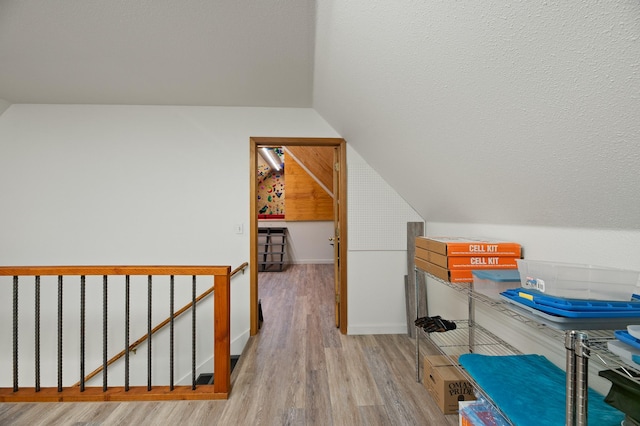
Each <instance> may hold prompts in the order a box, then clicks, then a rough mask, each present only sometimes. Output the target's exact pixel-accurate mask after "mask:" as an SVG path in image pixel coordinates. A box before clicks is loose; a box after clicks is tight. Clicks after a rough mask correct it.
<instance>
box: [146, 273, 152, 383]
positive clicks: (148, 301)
mask: <svg viewBox="0 0 640 426" xmlns="http://www.w3.org/2000/svg"><path fill="white" fill-rule="evenodd" d="M147 341H148V345H147V390H148V391H150V390H151V275H149V276H148V278H147Z"/></svg>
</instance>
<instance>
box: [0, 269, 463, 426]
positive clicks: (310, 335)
mask: <svg viewBox="0 0 640 426" xmlns="http://www.w3.org/2000/svg"><path fill="white" fill-rule="evenodd" d="M259 287H260V290H259V293H260V299H261V300H262V309H263V314H264V323H263V325H262V329H261V332H260V333H259V334H258V335H257V336H255V337H252V338H251V339H250V340H249V343H248V344H247V347H246V348H245V351H244V353H243V354H242V356H241V357H240V361H239V362H238V364H237V366H236V368H235V369H234V371H233V374H232V377H231V384H232V389H231V395H230V398H229V400H227V401H176V402H126V403H123V402H107V403H39V404H32V403H21V404H0V425H30V426H31V425H63V426H66V425H68V426H98V425H182V424H189V425H205V424H206V425H323V426H324V425H371V426H374V425H385V426H386V425H438V426H440V425H451V426H454V425H457V424H458V420H457V416H455V415H448V416H444V415H443V414H442V413H441V412H440V410H439V409H438V407H437V406H436V405H435V403H434V401H433V400H432V399H431V398H430V397H429V395H428V393H427V391H426V390H425V389H424V387H423V386H422V384H420V383H417V382H416V380H415V369H414V343H413V340H411V339H409V338H408V337H407V336H406V335H366V336H344V335H341V334H340V332H339V330H338V329H337V328H336V327H335V324H334V312H333V309H334V307H333V265H290V266H288V267H287V268H286V269H285V271H284V272H265V273H260V276H259ZM247 303H248V301H247ZM424 346H426V345H422V347H424Z"/></svg>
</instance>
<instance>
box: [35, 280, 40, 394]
mask: <svg viewBox="0 0 640 426" xmlns="http://www.w3.org/2000/svg"><path fill="white" fill-rule="evenodd" d="M35 314H36V315H35V316H36V321H35V322H36V329H35V336H36V392H40V277H39V276H36V312H35Z"/></svg>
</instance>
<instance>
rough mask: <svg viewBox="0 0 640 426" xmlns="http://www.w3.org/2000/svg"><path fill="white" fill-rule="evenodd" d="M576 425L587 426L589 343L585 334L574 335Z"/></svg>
mask: <svg viewBox="0 0 640 426" xmlns="http://www.w3.org/2000/svg"><path fill="white" fill-rule="evenodd" d="M575 352H576V370H575V371H576V425H577V426H587V424H589V422H588V405H589V404H588V402H589V398H588V394H587V392H588V390H589V356H590V355H591V351H590V349H589V342H588V339H587V334H586V333H578V334H577V335H576V347H575Z"/></svg>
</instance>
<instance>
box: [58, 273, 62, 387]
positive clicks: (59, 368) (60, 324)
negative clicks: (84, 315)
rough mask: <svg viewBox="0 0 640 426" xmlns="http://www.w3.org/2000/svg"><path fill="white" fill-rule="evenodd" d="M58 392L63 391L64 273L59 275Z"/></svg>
mask: <svg viewBox="0 0 640 426" xmlns="http://www.w3.org/2000/svg"><path fill="white" fill-rule="evenodd" d="M58 392H62V275H58Z"/></svg>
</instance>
